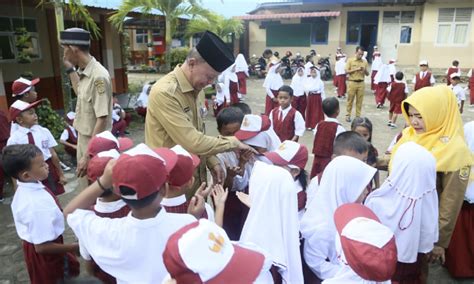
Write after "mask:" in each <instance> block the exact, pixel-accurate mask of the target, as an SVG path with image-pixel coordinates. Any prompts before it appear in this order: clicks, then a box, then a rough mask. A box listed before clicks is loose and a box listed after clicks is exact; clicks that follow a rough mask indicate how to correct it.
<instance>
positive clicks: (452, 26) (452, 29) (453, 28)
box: [434, 7, 474, 47]
mask: <svg viewBox="0 0 474 284" xmlns="http://www.w3.org/2000/svg"><path fill="white" fill-rule="evenodd" d="M441 9H454V16H453V19H452V20H451V22H440V21H439V13H440V10H441ZM458 9H471V17H470V21H468V22H457V21H456V14H457V10H458ZM473 12H474V9H472V8H469V7H465V8H463V7H462V8H439V9H438V19H437V20H436V24H437V26H436V27H437V28H436V36H435V38H434V46H438V47H447V46H455V47H466V46H468V45H469V34H470V32H471V28H472V24H471V22H472V18H473V16H472V14H473ZM466 24H467V31H466V37H465V39H464V43H454V35H455V31H456V26H457V25H466ZM440 26H450V28H449V35H448V40H447V42H446V43H440V42H438V37H439V31H440Z"/></svg>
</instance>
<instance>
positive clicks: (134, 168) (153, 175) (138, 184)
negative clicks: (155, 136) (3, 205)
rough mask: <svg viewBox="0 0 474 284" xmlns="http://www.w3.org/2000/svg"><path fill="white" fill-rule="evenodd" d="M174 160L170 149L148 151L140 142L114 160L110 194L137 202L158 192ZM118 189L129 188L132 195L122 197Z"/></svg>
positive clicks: (175, 156)
mask: <svg viewBox="0 0 474 284" xmlns="http://www.w3.org/2000/svg"><path fill="white" fill-rule="evenodd" d="M177 161H178V157H177V155H176V154H175V152H173V151H171V150H170V149H166V148H159V149H155V150H152V149H150V148H149V147H148V146H147V145H145V144H143V143H141V144H138V145H137V146H135V147H134V148H132V149H130V150H128V151H127V152H125V153H123V154H122V155H120V157H119V158H118V160H117V164H116V165H115V167H114V169H113V171H112V180H113V185H114V193H115V194H117V195H119V196H121V197H122V198H124V199H129V200H140V199H143V198H145V197H147V196H149V195H151V194H153V193H155V192H159V191H160V189H161V187H162V186H163V185H164V184H165V182H166V181H167V180H168V176H169V172H170V171H171V169H172V168H173V167H174V166H175V165H176V162H177ZM121 186H126V187H128V188H130V189H132V190H133V191H134V194H131V195H124V194H122V193H121V192H120V187H121Z"/></svg>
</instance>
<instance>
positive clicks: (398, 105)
mask: <svg viewBox="0 0 474 284" xmlns="http://www.w3.org/2000/svg"><path fill="white" fill-rule="evenodd" d="M389 112H390V113H395V114H401V113H402V102H390V109H389Z"/></svg>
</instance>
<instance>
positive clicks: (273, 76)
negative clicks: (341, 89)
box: [263, 63, 283, 90]
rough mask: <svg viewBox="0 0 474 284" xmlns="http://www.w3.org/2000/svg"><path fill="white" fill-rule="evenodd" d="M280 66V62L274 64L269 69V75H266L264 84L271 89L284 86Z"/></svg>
mask: <svg viewBox="0 0 474 284" xmlns="http://www.w3.org/2000/svg"><path fill="white" fill-rule="evenodd" d="M278 67H280V63H278V64H275V65H273V66H272V67H270V69H269V70H268V74H267V77H265V81H264V82H263V86H264V87H265V88H267V89H270V90H278V89H280V87H281V86H283V78H281V75H280V73H279V72H277V69H278Z"/></svg>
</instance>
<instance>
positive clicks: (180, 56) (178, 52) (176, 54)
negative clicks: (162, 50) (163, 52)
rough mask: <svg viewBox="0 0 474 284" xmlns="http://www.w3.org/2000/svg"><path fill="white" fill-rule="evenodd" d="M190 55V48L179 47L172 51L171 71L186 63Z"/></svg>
mask: <svg viewBox="0 0 474 284" xmlns="http://www.w3.org/2000/svg"><path fill="white" fill-rule="evenodd" d="M188 53H189V48H187V47H177V48H173V49H171V52H170V66H171V69H174V67H176V65H178V64H181V63H184V61H185V60H186V56H187V55H188Z"/></svg>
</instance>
